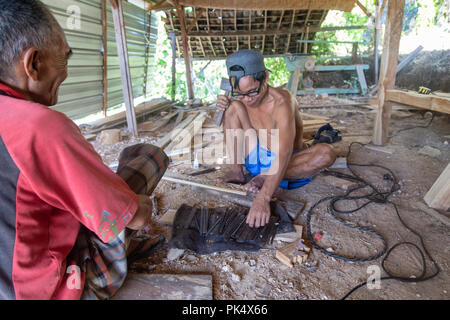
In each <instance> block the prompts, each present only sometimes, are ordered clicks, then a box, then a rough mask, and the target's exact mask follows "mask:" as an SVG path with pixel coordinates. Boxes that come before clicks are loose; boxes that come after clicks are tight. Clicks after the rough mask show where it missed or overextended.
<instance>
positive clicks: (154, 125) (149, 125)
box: [139, 112, 178, 131]
mask: <svg viewBox="0 0 450 320" xmlns="http://www.w3.org/2000/svg"><path fill="white" fill-rule="evenodd" d="M177 114H178V112H171V113H169V114H167V115H166V116H164V117H163V118H161V119H159V120H158V121H154V120H151V121H147V122H144V123H141V125H140V126H139V127H140V130H139V131H157V130H159V129H161V128H162V127H163V126H165V125H166V124H168V123H169V122H170V120H171V119H172V118H173V117H175V116H176V115H177Z"/></svg>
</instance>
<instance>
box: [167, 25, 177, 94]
mask: <svg viewBox="0 0 450 320" xmlns="http://www.w3.org/2000/svg"><path fill="white" fill-rule="evenodd" d="M169 36H170V40H171V44H172V94H171V96H172V101H175V94H176V91H177V90H176V84H177V69H176V68H177V67H176V60H175V59H176V56H175V55H176V48H175V46H176V42H175V33H173V32H170V33H169Z"/></svg>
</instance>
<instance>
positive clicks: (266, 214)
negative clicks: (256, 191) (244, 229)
mask: <svg viewBox="0 0 450 320" xmlns="http://www.w3.org/2000/svg"><path fill="white" fill-rule="evenodd" d="M269 218H270V201H267V200H265V199H264V198H262V197H258V196H256V198H255V200H253V204H252V207H251V208H250V212H249V213H248V215H247V220H246V222H247V223H248V225H249V226H250V227H252V228H253V227H255V228H259V227H262V226H264V225H265V224H266V223H269Z"/></svg>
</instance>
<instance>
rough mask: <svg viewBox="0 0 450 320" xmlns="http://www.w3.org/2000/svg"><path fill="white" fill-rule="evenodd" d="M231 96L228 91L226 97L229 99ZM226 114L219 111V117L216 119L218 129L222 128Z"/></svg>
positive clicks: (223, 111)
mask: <svg viewBox="0 0 450 320" xmlns="http://www.w3.org/2000/svg"><path fill="white" fill-rule="evenodd" d="M229 95H230V91H228V90H226V91H225V96H226V97H227V98H228V96H229ZM224 113H225V110H219V114H218V115H217V119H216V125H217V126H218V127H220V126H221V125H222V120H223V114H224Z"/></svg>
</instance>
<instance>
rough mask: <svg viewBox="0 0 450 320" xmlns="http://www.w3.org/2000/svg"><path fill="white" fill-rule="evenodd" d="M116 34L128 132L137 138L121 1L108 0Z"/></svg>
mask: <svg viewBox="0 0 450 320" xmlns="http://www.w3.org/2000/svg"><path fill="white" fill-rule="evenodd" d="M110 2H111V10H112V14H113V20H114V31H115V33H116V44H117V55H118V56H119V64H120V74H121V77H122V90H123V98H124V102H125V107H126V119H127V125H128V130H129V131H130V133H131V134H132V135H133V136H135V137H137V135H138V131H137V124H136V114H135V113H134V98H133V87H132V83H131V73H130V65H129V60H128V48H127V37H126V32H125V21H124V17H123V9H122V1H118V0H110Z"/></svg>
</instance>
